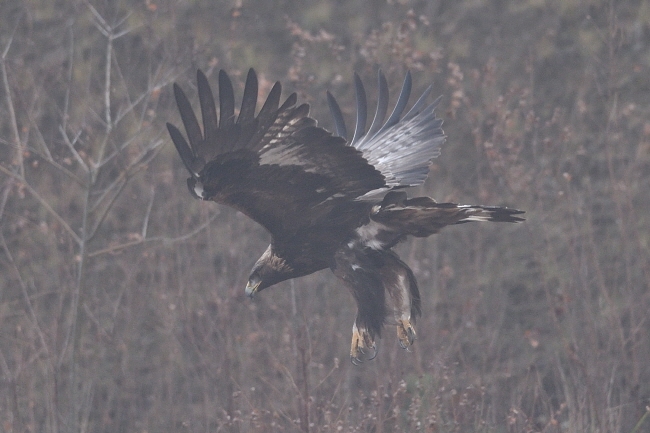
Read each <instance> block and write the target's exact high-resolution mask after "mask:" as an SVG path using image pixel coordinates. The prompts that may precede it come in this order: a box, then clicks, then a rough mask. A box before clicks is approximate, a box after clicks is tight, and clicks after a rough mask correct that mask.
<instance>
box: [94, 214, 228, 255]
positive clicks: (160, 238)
mask: <svg viewBox="0 0 650 433" xmlns="http://www.w3.org/2000/svg"><path fill="white" fill-rule="evenodd" d="M219 215H220V212H219V211H217V212H215V213H214V215H212V216H211V217H210V218H209V219H208V220H207V221H206V222H204V223H203V224H201V225H200V226H198V227H197V228H195V229H194V230H192V231H191V232H188V233H186V234H184V235H181V236H178V237H175V238H169V237H166V236H156V237H152V238H147V239H137V240H134V241H131V242H125V243H123V244H119V245H112V246H110V247H107V248H102V249H100V250H97V251H93V252H91V253H88V257H96V256H100V255H102V254H109V253H116V252H118V251H120V250H123V249H125V248H129V247H134V246H136V245H140V244H144V243H153V242H162V243H163V244H166V245H168V244H174V243H177V242H182V241H185V240H187V239H190V238H192V237H194V236H196V235H197V234H199V233H200V232H201V231H203V230H204V229H205V228H206V227H208V226H209V225H210V224H211V223H212V222H213V221H214V220H216V219H217V217H218V216H219Z"/></svg>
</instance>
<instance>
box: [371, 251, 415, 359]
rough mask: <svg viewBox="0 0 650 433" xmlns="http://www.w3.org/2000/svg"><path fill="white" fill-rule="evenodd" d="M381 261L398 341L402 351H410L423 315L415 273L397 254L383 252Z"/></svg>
mask: <svg viewBox="0 0 650 433" xmlns="http://www.w3.org/2000/svg"><path fill="white" fill-rule="evenodd" d="M378 254H379V253H378ZM381 261H382V266H381V267H380V274H381V276H382V281H383V283H384V288H385V289H386V292H388V295H389V307H391V308H392V310H393V316H394V318H395V324H396V326H397V339H398V341H399V344H400V346H401V347H402V349H408V348H409V347H410V346H411V345H412V344H413V342H414V341H415V338H416V333H415V320H416V318H417V317H418V316H419V315H420V314H421V302H420V291H419V290H418V285H417V282H416V280H415V276H414V275H413V271H411V269H410V268H409V267H408V266H407V265H406V263H404V262H403V261H401V260H400V258H399V257H398V256H397V254H395V253H394V252H392V251H382V252H381Z"/></svg>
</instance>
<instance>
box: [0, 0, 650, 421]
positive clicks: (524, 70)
mask: <svg viewBox="0 0 650 433" xmlns="http://www.w3.org/2000/svg"><path fill="white" fill-rule="evenodd" d="M0 53H1V54H2V57H1V62H0V69H1V70H0V430H2V431H5V432H48V433H49V432H52V433H56V432H116V431H122V432H184V431H187V432H219V431H228V432H230V431H235V432H237V431H241V432H249V431H257V432H271V431H276V432H291V431H307V430H309V431H312V432H339V431H341V432H352V431H361V432H377V433H379V432H401V431H422V432H473V431H478V432H533V431H536V432H572V433H573V432H575V433H582V432H587V431H589V432H622V433H638V432H648V431H650V416H649V415H648V410H649V409H648V407H649V406H650V293H649V290H648V283H649V281H650V255H649V248H650V245H649V244H650V194H649V191H650V3H649V2H647V1H641V0H630V1H628V0H617V1H613V0H610V1H607V0H591V1H589V0H583V1H580V0H519V1H505V0H500V1H498V0H427V1H424V0H423V1H414V2H408V1H367V2H366V1H363V2H362V1H357V2H353V1H329V2H327V1H320V2H317V1H306V0H302V1H299V0H286V1H264V0H258V1H245V0H239V1H231V2H224V1H207V0H203V1H198V0H197V1H192V0H186V1H173V0H160V1H157V0H146V1H145V0H130V1H126V0H124V1H113V0H110V1H109V0H105V1H75V0H67V1H65V0H59V1H49V0H47V1H46V0H3V1H2V2H0ZM377 65H381V66H382V67H383V70H384V72H385V73H386V75H387V76H388V77H389V82H390V85H391V90H392V94H393V98H392V101H394V95H395V93H396V92H397V90H398V89H399V86H400V85H401V80H402V79H403V76H404V73H405V72H406V70H407V69H408V70H411V72H412V73H413V76H414V91H415V93H417V92H421V91H422V90H424V88H425V87H426V86H428V85H429V84H431V83H433V84H434V94H435V95H443V101H442V103H441V106H440V109H439V112H438V114H439V116H441V117H443V118H444V119H445V132H446V134H447V135H448V141H447V144H446V145H445V146H444V148H443V152H442V156H441V157H440V158H439V159H437V160H436V161H434V164H433V166H432V169H431V175H430V177H429V180H428V181H427V183H426V184H425V185H424V186H423V187H421V188H418V189H416V190H414V191H412V192H411V193H412V194H427V195H431V196H432V197H434V198H436V199H437V200H439V201H456V202H461V203H482V204H493V205H507V206H512V207H517V208H519V209H524V210H526V211H527V214H526V217H527V218H528V219H527V221H526V222H525V223H524V224H520V225H503V224H501V225H499V224H473V225H472V224H467V225H463V226H459V227H452V228H448V229H445V230H444V231H443V233H441V234H440V235H437V236H433V237H431V238H429V239H417V240H409V241H408V242H406V243H404V244H403V245H400V246H399V248H398V250H399V253H400V254H401V256H402V258H403V259H404V260H405V261H406V262H407V263H408V264H409V265H410V266H411V267H412V268H413V270H414V271H415V273H416V276H417V278H418V280H419V284H420V290H421V292H422V296H423V317H422V318H421V320H419V321H418V323H417V331H418V337H419V338H418V340H417V343H416V344H415V346H414V348H413V352H412V353H408V352H405V351H403V350H401V349H399V346H398V344H397V342H396V339H395V333H394V329H393V328H392V327H390V328H387V329H386V330H385V333H384V337H383V339H382V340H381V341H380V342H379V350H380V352H379V356H378V357H377V359H376V360H374V361H373V362H369V363H366V364H364V365H362V366H360V367H353V366H352V365H351V364H350V362H349V359H348V354H349V344H350V336H351V326H352V322H353V320H354V316H355V313H356V306H355V305H354V302H353V300H352V297H351V295H350V294H349V293H348V292H347V290H346V289H345V288H344V287H342V285H341V284H340V282H339V281H337V279H336V278H335V277H334V276H332V275H331V273H329V272H327V271H325V272H321V273H318V274H316V275H313V276H309V277H306V278H301V279H298V280H296V281H295V282H293V283H289V282H286V283H282V284H280V285H278V286H276V287H274V288H272V289H269V290H268V291H265V292H264V293H262V294H261V295H260V296H258V297H257V298H256V299H255V300H254V301H250V300H249V299H247V298H245V296H244V285H245V282H246V279H247V276H248V273H249V271H250V268H251V266H252V264H253V263H254V262H255V260H256V259H257V257H258V256H259V255H260V254H261V252H262V251H263V250H264V248H265V247H266V245H267V244H268V241H269V236H268V235H267V233H266V232H265V231H264V230H263V229H262V228H261V227H259V226H257V225H256V224H255V223H253V222H252V221H250V220H248V219H247V218H244V217H242V215H240V214H237V213H236V212H234V211H232V210H230V209H228V208H225V207H221V206H218V205H216V204H214V203H202V202H200V201H198V200H194V199H193V198H192V197H191V196H190V195H189V193H188V192H187V188H186V185H185V179H186V177H187V174H186V172H185V169H184V168H183V167H182V164H181V161H180V158H179V157H178V156H177V155H176V151H175V149H174V147H173V145H172V143H171V140H170V139H169V137H168V136H167V132H166V129H165V127H164V124H165V122H166V121H171V122H172V123H175V124H177V125H179V124H180V119H179V115H178V113H177V111H176V109H175V107H174V103H173V95H172V88H171V83H172V82H174V81H175V82H177V83H179V84H180V85H181V86H182V87H183V88H184V89H185V90H186V92H187V93H188V96H189V97H190V99H191V101H192V103H193V104H195V105H196V102H197V100H196V91H195V76H196V75H195V74H196V69H197V68H202V69H203V70H204V71H205V72H206V73H207V74H208V76H209V77H210V80H211V82H212V83H213V84H214V85H215V87H216V80H215V78H216V73H217V71H218V69H219V68H225V69H226V70H228V72H229V73H230V74H231V77H232V78H233V82H234V85H235V89H236V93H237V95H238V98H239V97H240V96H241V93H242V84H243V78H244V77H245V74H246V71H247V69H248V68H249V67H251V66H252V67H254V68H256V70H257V71H258V73H259V76H260V79H261V86H260V87H261V89H260V92H261V94H263V95H264V97H265V95H266V93H267V92H268V90H269V89H270V86H271V85H272V83H273V82H274V81H276V80H281V81H282V82H283V84H284V89H285V92H284V95H285V96H286V95H288V94H289V91H297V92H298V94H299V99H300V101H303V102H305V101H306V102H309V103H311V104H312V114H313V116H314V117H315V118H317V119H319V121H320V124H321V125H323V126H324V127H326V128H330V129H331V128H332V122H331V120H330V118H329V113H328V112H327V109H326V103H325V101H326V99H325V90H326V89H329V90H330V91H332V92H333V93H334V95H336V96H337V98H338V99H339V102H340V103H341V105H342V107H343V109H344V111H345V114H346V115H347V116H348V119H349V120H348V122H351V120H352V116H353V96H352V88H351V82H352V73H353V71H355V70H356V71H358V72H359V73H360V75H361V76H362V77H363V78H364V79H365V81H366V83H367V89H368V91H369V93H370V94H371V96H370V98H371V100H372V101H374V97H375V87H374V82H375V81H374V80H375V74H376V67H377ZM414 100H415V99H412V101H414ZM373 104H374V102H373ZM292 284H293V286H292Z"/></svg>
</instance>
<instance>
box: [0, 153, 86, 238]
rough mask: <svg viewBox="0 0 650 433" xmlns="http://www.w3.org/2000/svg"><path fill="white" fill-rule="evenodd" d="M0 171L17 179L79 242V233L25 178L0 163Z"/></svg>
mask: <svg viewBox="0 0 650 433" xmlns="http://www.w3.org/2000/svg"><path fill="white" fill-rule="evenodd" d="M0 171H1V172H3V173H4V174H6V175H7V176H11V177H13V178H14V179H16V180H17V181H19V182H20V183H21V184H22V185H23V186H24V187H25V188H26V189H27V191H29V193H30V194H31V195H32V196H33V197H34V198H35V199H36V200H37V201H38V202H39V203H40V204H41V206H43V207H44V208H45V210H47V211H48V212H49V213H50V214H51V215H52V217H54V219H55V220H57V221H58V222H59V224H61V227H63V228H64V229H65V231H67V232H68V234H69V235H70V236H72V238H73V239H74V240H75V242H77V244H81V238H80V237H79V235H78V234H77V233H75V231H74V230H72V228H71V227H70V226H69V225H68V223H67V222H65V220H64V219H63V218H62V217H61V215H59V214H58V213H57V212H56V211H55V210H54V209H52V206H50V204H49V203H48V202H47V201H45V199H44V198H43V197H41V196H40V195H39V194H38V192H36V190H35V189H34V188H32V186H31V185H30V184H29V183H27V181H26V180H25V178H23V177H22V176H20V175H19V174H17V173H12V172H11V171H10V170H8V169H7V168H5V167H3V166H2V165H0Z"/></svg>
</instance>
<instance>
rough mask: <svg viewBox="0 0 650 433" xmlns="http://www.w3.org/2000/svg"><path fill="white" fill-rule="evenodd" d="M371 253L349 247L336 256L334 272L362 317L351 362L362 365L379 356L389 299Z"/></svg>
mask: <svg viewBox="0 0 650 433" xmlns="http://www.w3.org/2000/svg"><path fill="white" fill-rule="evenodd" d="M367 252H368V249H366V248H362V247H358V246H357V245H352V246H347V245H346V246H345V247H343V248H341V249H340V250H339V251H337V252H336V254H335V255H334V263H333V264H332V267H331V269H332V272H334V275H336V276H337V277H339V278H340V279H341V280H343V281H344V282H345V285H346V286H347V287H348V288H349V289H350V292H351V293H352V296H354V299H355V301H356V302H357V308H358V313H357V317H356V319H355V321H354V325H353V326H352V344H351V347H350V360H351V361H352V363H353V364H355V365H358V364H359V363H361V362H363V361H364V360H370V359H373V358H374V357H375V356H376V355H377V346H376V343H375V338H376V337H379V336H381V328H382V326H383V325H384V322H385V319H386V312H387V310H386V296H385V293H384V286H383V284H382V281H381V274H380V272H379V269H378V268H377V262H376V260H374V259H373V258H371V257H369V256H368V254H367Z"/></svg>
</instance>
